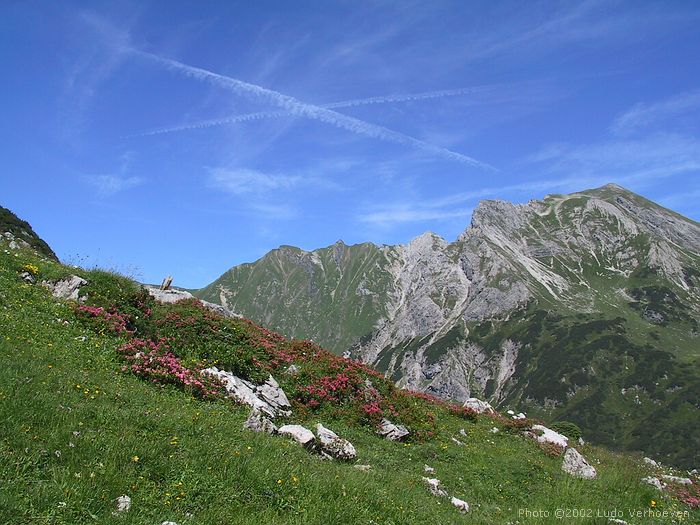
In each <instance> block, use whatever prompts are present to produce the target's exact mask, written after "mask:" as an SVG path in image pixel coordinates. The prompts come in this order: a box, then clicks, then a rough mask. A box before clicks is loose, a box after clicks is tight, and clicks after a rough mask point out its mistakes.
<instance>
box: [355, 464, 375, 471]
mask: <svg viewBox="0 0 700 525" xmlns="http://www.w3.org/2000/svg"><path fill="white" fill-rule="evenodd" d="M353 467H354V468H356V469H357V470H361V471H362V472H369V471H370V470H372V465H353Z"/></svg>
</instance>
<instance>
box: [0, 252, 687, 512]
mask: <svg viewBox="0 0 700 525" xmlns="http://www.w3.org/2000/svg"><path fill="white" fill-rule="evenodd" d="M27 268H30V270H26V269H27ZM27 271H29V273H31V274H32V275H33V277H34V280H35V282H40V281H41V280H44V279H46V280H56V279H59V278H62V277H66V276H68V275H69V274H70V273H73V272H77V273H78V274H79V275H80V277H82V278H83V279H85V280H86V281H87V282H86V283H85V284H83V285H81V288H80V296H81V297H85V299H84V302H83V303H76V302H71V301H63V300H58V299H55V298H54V297H52V295H51V293H50V292H49V290H48V289H46V288H44V287H42V286H40V285H38V284H34V283H32V282H30V281H31V279H28V278H27V276H26V273H27ZM163 338H167V340H164V339H163ZM149 345H150V346H149ZM163 345H166V346H163ZM134 347H138V348H158V349H159V350H158V351H154V352H152V353H149V356H143V355H141V356H139V355H138V354H133V353H131V349H133V348H134ZM165 348H167V349H168V350H167V352H166V351H165ZM149 363H150V365H149ZM154 363H160V364H162V365H163V367H161V368H157V367H156V365H155V364H154ZM211 363H217V364H218V365H219V366H221V367H222V368H226V369H228V370H235V371H236V373H238V374H240V375H241V377H243V378H246V379H249V380H251V381H254V382H255V381H259V380H260V378H262V377H264V376H265V375H267V374H269V373H272V374H273V375H274V376H275V377H276V378H277V379H278V380H279V381H280V384H281V385H282V386H283V388H284V389H285V391H286V392H287V393H288V395H289V397H290V399H291V400H292V412H293V414H292V416H290V418H289V419H288V421H290V422H296V423H302V424H304V425H307V426H311V425H312V424H313V423H315V422H318V421H320V422H323V423H324V424H325V425H326V426H328V427H330V428H332V429H334V430H336V431H337V432H338V433H339V434H341V435H342V436H344V437H346V438H348V439H350V440H351V441H352V442H353V443H354V445H355V447H356V449H357V452H358V456H357V459H356V460H355V461H353V462H350V463H343V462H337V461H322V460H321V459H320V457H319V456H318V455H315V454H312V453H310V452H308V451H306V450H305V449H303V448H302V447H301V446H299V445H297V444H295V443H293V442H291V441H288V440H286V439H284V438H282V437H279V436H270V435H267V434H260V433H255V432H252V431H249V430H245V429H243V428H242V425H243V421H244V420H245V418H246V416H247V415H248V410H249V409H248V408H247V407H242V406H239V405H236V404H235V403H233V402H232V401H231V400H230V399H227V398H225V397H222V395H220V394H216V393H206V392H205V391H204V390H202V389H200V388H199V387H198V386H197V385H194V384H189V385H188V384H187V383H186V379H187V377H201V376H188V375H187V373H186V372H187V371H192V370H196V369H197V367H201V366H205V364H207V365H208V364H211ZM292 364H293V365H295V366H296V367H298V369H299V372H298V373H296V374H287V373H285V370H287V368H288V367H289V365H292ZM149 367H150V368H149ZM337 374H342V375H345V376H347V377H348V378H354V379H352V381H355V383H352V381H351V383H352V385H355V386H353V387H352V388H355V389H356V390H353V389H352V388H351V389H343V390H341V392H342V394H341V393H340V392H338V393H335V394H334V395H333V396H332V397H334V398H335V400H332V399H331V397H329V395H328V394H323V395H322V394H320V393H319V392H318V390H315V391H314V392H316V394H314V395H313V396H311V397H308V396H307V395H306V394H304V392H307V393H308V392H311V391H310V390H308V388H307V387H308V386H310V385H314V384H316V383H315V382H318V381H320V382H321V384H327V383H326V380H325V378H328V377H330V375H333V377H336V378H337ZM182 378H185V379H182ZM338 380H339V379H338ZM367 380H369V381H370V382H371V383H372V384H373V385H374V387H375V389H376V391H377V393H376V394H372V395H373V396H379V397H375V398H374V399H376V400H378V401H377V403H378V406H379V409H380V410H382V411H386V414H387V415H389V416H390V417H391V418H392V419H395V420H397V421H399V422H401V423H404V424H406V425H407V426H408V427H409V429H410V430H411V436H410V438H409V440H408V441H406V442H403V443H401V442H392V441H388V440H385V439H382V438H380V437H379V436H378V435H377V434H376V432H375V428H374V424H375V423H374V420H372V419H371V418H370V419H367V418H366V415H367V414H365V415H363V414H364V412H363V411H362V410H361V406H362V404H363V403H366V402H367V398H366V397H365V396H366V395H367V390H366V389H365V388H364V386H363V385H365V381H367ZM341 383H343V384H345V383H344V382H343V381H341ZM210 387H211V388H213V389H214V390H215V387H216V385H214V384H211V385H210ZM343 388H345V387H343ZM203 396H204V398H203ZM205 398H207V399H205ZM390 405H391V406H390ZM390 411H394V412H395V413H390ZM0 417H2V421H3V425H2V427H0V482H1V485H0V487H1V488H0V523H2V524H13V525H19V524H29V523H37V522H41V523H55V524H71V525H74V524H82V523H95V522H97V523H133V524H144V525H146V524H149V525H150V524H153V523H162V522H165V521H174V522H176V523H179V524H187V523H198V524H204V525H207V524H219V523H231V524H247V523H250V524H259V523H275V524H302V523H303V524H321V523H344V524H355V523H357V524H360V523H362V524H366V523H376V524H386V525H389V524H397V523H416V524H423V523H433V522H435V521H436V520H438V521H440V522H444V523H470V524H471V523H474V524H503V523H514V522H520V523H528V524H544V523H561V522H562V521H561V519H560V518H558V517H557V514H555V513H556V512H557V509H562V512H568V513H569V515H570V516H573V513H574V512H579V510H580V509H586V510H585V511H584V512H585V517H583V518H579V517H578V516H577V518H576V522H577V523H583V524H593V523H603V522H607V519H608V517H610V516H614V517H619V518H623V519H628V520H631V521H630V522H633V523H637V524H645V523H666V522H667V518H661V517H658V516H661V513H662V512H666V513H669V512H670V513H673V516H674V519H679V520H682V521H683V522H685V523H691V522H694V521H697V520H698V519H700V514H698V512H700V510H698V509H695V508H693V506H698V505H697V504H696V499H694V498H696V496H697V495H695V494H696V492H698V491H697V488H698V480H697V479H695V481H694V483H693V484H692V485H690V486H689V487H688V486H680V485H673V484H671V485H669V487H668V488H667V489H666V490H664V491H663V492H659V491H658V490H657V489H655V488H654V487H651V486H649V485H647V484H644V483H642V482H641V478H642V477H643V476H648V475H656V476H660V475H661V474H663V473H668V472H669V471H668V470H666V469H663V470H662V469H659V468H653V467H650V466H649V465H648V464H646V463H644V462H642V461H640V460H639V458H635V457H631V456H625V455H619V454H615V453H611V452H609V451H606V450H605V449H601V448H597V447H592V446H589V445H585V446H582V447H579V449H580V451H581V452H582V453H583V454H584V455H585V456H586V457H587V458H588V459H589V461H591V462H592V463H593V464H594V465H595V468H596V469H597V471H598V477H597V478H596V479H593V480H586V479H579V478H574V477H570V476H569V475H568V474H565V473H564V472H563V471H562V469H561V464H562V458H561V456H560V451H558V450H557V449H556V448H554V447H541V446H539V445H538V443H537V442H536V441H535V440H534V439H532V438H530V437H527V436H525V435H523V434H522V431H523V430H526V429H528V428H530V426H531V425H532V423H533V422H532V421H530V420H522V421H514V420H512V419H509V418H504V417H501V416H497V415H494V416H485V415H484V416H474V415H473V414H471V413H469V412H464V411H460V410H458V409H456V408H454V407H449V406H448V405H446V404H444V403H439V402H436V401H432V400H430V399H426V398H425V396H414V395H410V394H409V393H407V392H403V391H400V390H398V389H396V387H394V386H393V385H392V383H391V382H390V381H385V380H383V379H382V378H381V376H379V375H378V374H376V373H373V372H372V371H371V370H370V369H368V368H366V367H363V366H361V365H360V364H359V363H357V362H353V361H347V360H343V359H341V358H338V357H335V356H333V355H332V354H330V353H328V352H325V351H323V350H322V349H320V348H319V347H317V346H316V345H313V344H311V343H308V342H302V341H296V342H295V341H287V340H285V339H283V338H281V337H279V336H277V335H276V334H273V333H271V332H269V331H267V330H265V329H263V328H261V327H258V326H256V325H254V324H253V323H251V322H249V321H246V320H244V319H236V318H233V319H231V318H222V317H219V316H218V315H215V314H212V313H211V312H209V311H208V310H206V309H205V308H203V307H202V306H201V305H200V304H198V303H197V302H196V301H192V300H185V301H182V302H180V303H177V304H169V305H168V304H165V305H161V304H158V303H155V302H154V301H153V299H152V298H150V297H149V296H148V294H146V293H145V291H144V290H143V289H142V288H141V287H140V286H139V285H138V284H137V283H134V282H133V281H130V280H128V279H125V278H123V277H120V276H118V275H115V274H112V273H109V272H102V271H96V270H93V271H84V270H80V269H76V268H68V267H64V266H61V265H59V264H57V263H54V262H51V261H47V260H46V259H44V258H42V257H40V256H38V255H37V254H35V253H33V252H31V251H29V250H24V249H20V250H19V251H10V252H9V253H5V252H4V251H0ZM494 427H495V428H498V429H499V432H497V433H493V432H492V429H493V428H494ZM453 438H456V439H458V440H459V441H460V442H461V444H460V443H457V442H456V441H454V440H453ZM353 463H356V464H362V465H371V468H370V470H368V471H363V470H359V469H356V468H354V465H353ZM425 464H428V465H430V466H431V467H432V468H434V469H435V471H434V473H430V474H426V472H425V470H424V465H425ZM676 474H678V473H676ZM423 476H432V477H436V478H439V479H440V480H441V482H442V486H443V487H444V488H445V489H446V490H448V491H449V492H450V494H452V495H455V496H457V497H460V498H462V499H464V500H466V501H468V502H469V504H470V507H471V508H470V511H469V513H468V514H466V515H463V514H460V513H459V511H458V510H457V509H456V508H455V507H454V506H452V505H451V504H450V500H449V498H444V497H436V496H434V495H431V494H430V493H429V492H428V490H427V489H426V486H425V484H424V482H423V480H422V478H423ZM122 495H128V496H129V497H130V498H131V509H130V510H129V511H128V512H126V513H121V514H120V513H116V512H115V500H116V499H117V498H118V497H120V496H122ZM698 503H700V500H698ZM618 511H619V512H622V513H623V514H612V513H614V512H618ZM630 512H634V513H635V515H638V516H639V517H635V518H630V517H629V514H630Z"/></svg>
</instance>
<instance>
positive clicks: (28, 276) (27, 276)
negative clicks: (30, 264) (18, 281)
mask: <svg viewBox="0 0 700 525" xmlns="http://www.w3.org/2000/svg"><path fill="white" fill-rule="evenodd" d="M19 276H20V277H21V278H22V279H23V280H24V281H25V282H27V283H29V284H34V283H35V282H36V277H34V274H33V273H31V272H22V273H20V274H19Z"/></svg>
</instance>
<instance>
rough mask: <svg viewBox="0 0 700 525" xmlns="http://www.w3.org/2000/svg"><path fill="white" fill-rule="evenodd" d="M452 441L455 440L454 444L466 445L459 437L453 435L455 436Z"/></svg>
mask: <svg viewBox="0 0 700 525" xmlns="http://www.w3.org/2000/svg"><path fill="white" fill-rule="evenodd" d="M452 442H453V443H454V444H456V445H459V446H464V443H462V442H461V441H460V440H459V439H457V438H454V437H453V438H452Z"/></svg>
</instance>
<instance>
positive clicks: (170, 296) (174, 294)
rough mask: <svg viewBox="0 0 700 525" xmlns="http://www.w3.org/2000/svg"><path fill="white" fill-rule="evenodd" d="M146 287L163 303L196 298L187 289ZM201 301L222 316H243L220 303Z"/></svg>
mask: <svg viewBox="0 0 700 525" xmlns="http://www.w3.org/2000/svg"><path fill="white" fill-rule="evenodd" d="M144 288H145V289H146V290H147V291H148V293H149V294H150V295H151V297H153V298H154V299H155V300H156V301H158V302H159V303H162V304H172V303H177V302H178V301H183V300H185V299H194V298H195V297H194V295H192V294H191V293H190V292H187V291H185V290H177V289H175V288H170V289H168V290H161V289H160V288H159V287H158V286H144ZM199 301H200V302H201V303H202V304H203V305H204V307H205V308H207V309H208V310H211V311H212V312H215V313H217V314H219V315H220V316H222V317H230V318H232V317H241V316H240V315H239V314H237V313H235V312H232V311H231V310H229V309H228V308H226V307H224V306H221V305H220V304H214V303H210V302H209V301H204V300H202V299H199Z"/></svg>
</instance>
